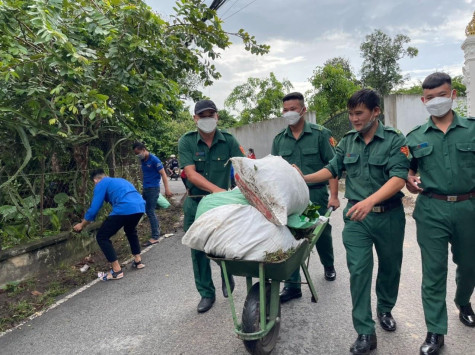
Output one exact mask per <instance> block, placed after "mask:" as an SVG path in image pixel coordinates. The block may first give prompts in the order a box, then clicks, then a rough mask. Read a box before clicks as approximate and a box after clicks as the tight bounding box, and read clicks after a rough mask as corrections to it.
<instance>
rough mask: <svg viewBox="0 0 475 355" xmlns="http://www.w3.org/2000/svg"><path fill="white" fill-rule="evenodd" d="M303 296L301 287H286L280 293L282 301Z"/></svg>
mask: <svg viewBox="0 0 475 355" xmlns="http://www.w3.org/2000/svg"><path fill="white" fill-rule="evenodd" d="M300 297H302V291H301V290H300V289H299V288H290V287H284V289H283V290H282V292H281V293H280V303H285V302H288V301H290V300H291V299H294V298H300Z"/></svg>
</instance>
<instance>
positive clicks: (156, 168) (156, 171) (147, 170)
mask: <svg viewBox="0 0 475 355" xmlns="http://www.w3.org/2000/svg"><path fill="white" fill-rule="evenodd" d="M141 163H142V173H143V187H144V188H147V187H159V186H160V179H161V175H160V170H162V169H163V165H162V162H161V161H160V159H158V158H157V157H156V156H155V155H153V154H152V153H150V154H149V156H148V159H147V160H141Z"/></svg>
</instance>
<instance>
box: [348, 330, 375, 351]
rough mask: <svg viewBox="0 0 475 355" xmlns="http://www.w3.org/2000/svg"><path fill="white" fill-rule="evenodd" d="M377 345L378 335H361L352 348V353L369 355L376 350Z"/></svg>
mask: <svg viewBox="0 0 475 355" xmlns="http://www.w3.org/2000/svg"><path fill="white" fill-rule="evenodd" d="M377 345H378V342H377V340H376V334H359V335H358V338H357V339H356V341H355V342H354V343H353V345H352V346H351V348H350V353H352V354H357V355H364V354H369V353H370V352H371V350H374V349H376V347H377Z"/></svg>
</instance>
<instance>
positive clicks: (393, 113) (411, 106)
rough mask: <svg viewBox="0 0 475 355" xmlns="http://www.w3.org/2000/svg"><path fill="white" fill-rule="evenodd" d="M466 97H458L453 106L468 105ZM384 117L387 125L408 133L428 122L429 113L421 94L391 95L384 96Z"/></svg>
mask: <svg viewBox="0 0 475 355" xmlns="http://www.w3.org/2000/svg"><path fill="white" fill-rule="evenodd" d="M466 101H467V100H466V98H465V97H461V98H457V99H456V100H455V102H454V105H453V107H463V106H464V105H466ZM384 117H385V122H386V125H388V126H391V127H394V128H397V129H399V130H400V131H401V132H402V133H404V134H407V133H408V132H409V131H411V130H412V129H413V128H414V127H415V126H417V125H420V124H423V123H425V122H427V119H428V118H429V113H428V112H427V110H426V108H425V106H424V104H423V103H422V101H421V97H420V95H389V96H385V97H384Z"/></svg>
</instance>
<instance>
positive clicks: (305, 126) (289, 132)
mask: <svg viewBox="0 0 475 355" xmlns="http://www.w3.org/2000/svg"><path fill="white" fill-rule="evenodd" d="M303 122H304V123H303V130H302V133H312V129H311V128H310V123H309V122H308V121H305V120H304V121H303ZM285 134H286V135H288V136H289V137H292V138H294V134H293V133H292V130H291V129H290V126H289V125H287V128H286V129H285Z"/></svg>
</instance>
